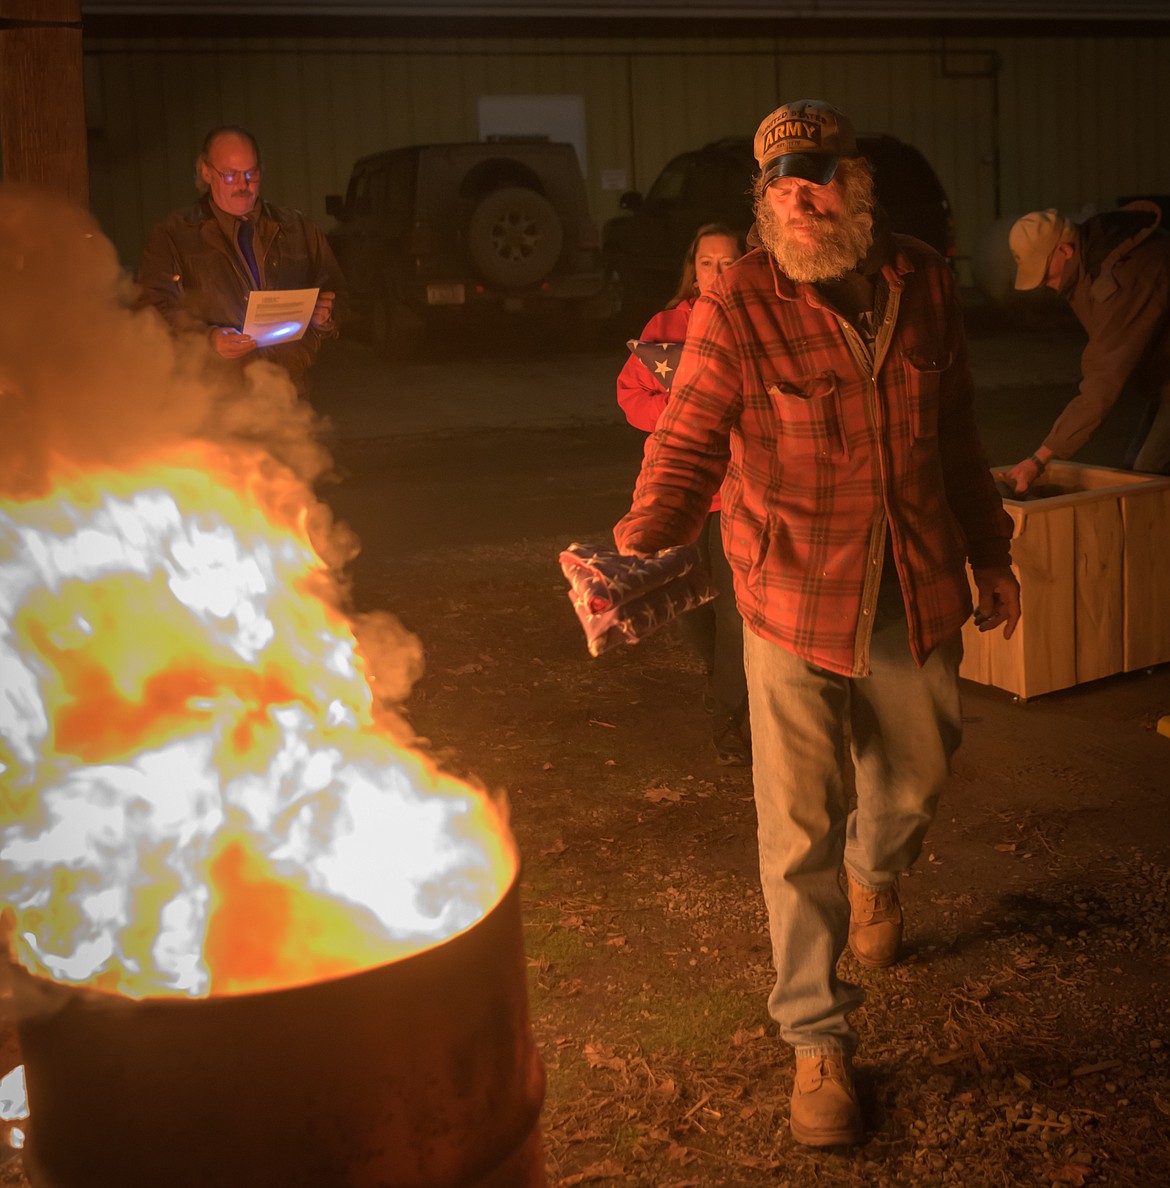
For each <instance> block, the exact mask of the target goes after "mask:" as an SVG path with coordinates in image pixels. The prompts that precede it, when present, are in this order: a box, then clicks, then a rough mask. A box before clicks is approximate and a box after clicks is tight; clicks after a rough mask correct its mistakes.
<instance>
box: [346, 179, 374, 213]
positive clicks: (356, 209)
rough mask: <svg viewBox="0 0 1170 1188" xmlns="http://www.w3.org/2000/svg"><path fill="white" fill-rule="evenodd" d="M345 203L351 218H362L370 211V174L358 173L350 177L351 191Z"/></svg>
mask: <svg viewBox="0 0 1170 1188" xmlns="http://www.w3.org/2000/svg"><path fill="white" fill-rule="evenodd" d="M345 205H346V207H347V208H348V209H349V216H350V218H361V217H362V216H364V215H368V214H369V213H370V175H369V174H368V173H358V174H355V175H354V176H353V178H351V179H350V183H349V193H348V194H347V195H346V199H345Z"/></svg>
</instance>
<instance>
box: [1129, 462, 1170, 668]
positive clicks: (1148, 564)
mask: <svg viewBox="0 0 1170 1188" xmlns="http://www.w3.org/2000/svg"><path fill="white" fill-rule="evenodd" d="M1121 516H1122V523H1123V524H1124V528H1125V555H1124V559H1123V562H1122V576H1123V582H1124V594H1123V600H1124V609H1125V623H1124V627H1123V637H1124V645H1123V658H1122V663H1123V665H1124V670H1125V671H1126V672H1129V671H1131V670H1132V669H1135V668H1149V667H1151V666H1152V665H1155V664H1164V663H1166V662H1167V661H1170V548H1168V547H1167V545H1168V544H1170V485H1168V487H1167V489H1164V490H1150V491H1142V492H1140V493H1139V492H1136V491H1135V492H1134V493H1133V494H1132V495H1130V496H1129V497H1127V498H1125V499H1123V500H1122V501H1121Z"/></svg>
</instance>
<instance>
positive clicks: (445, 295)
mask: <svg viewBox="0 0 1170 1188" xmlns="http://www.w3.org/2000/svg"><path fill="white" fill-rule="evenodd" d="M466 300H467V294H466V293H465V292H464V290H463V286H462V285H427V304H428V305H462V304H463V303H464V302H465V301H466Z"/></svg>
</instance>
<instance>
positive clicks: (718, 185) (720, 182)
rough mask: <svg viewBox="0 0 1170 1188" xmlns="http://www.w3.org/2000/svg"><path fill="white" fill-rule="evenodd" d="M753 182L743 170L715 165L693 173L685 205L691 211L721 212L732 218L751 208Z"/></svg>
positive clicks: (724, 163)
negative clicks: (750, 191) (749, 199)
mask: <svg viewBox="0 0 1170 1188" xmlns="http://www.w3.org/2000/svg"><path fill="white" fill-rule="evenodd" d="M749 186H750V179H749V178H748V177H747V176H745V174H744V172H743V170H737V169H735V168H733V167H732V166H731V165H730V164H729V163H726V162H723V161H715V162H711V163H710V164H708V165H707V166H706V167H705V168H703V169H694V170H692V172H691V174H690V177H689V178H688V179H687V187H686V198H685V202H686V205H687V206H688V207H693V208H697V209H701V210H711V211H718V212H720V213H721V214H722V215H723V217H725V218H732V217H733V216H734V215H736V214H738V212H740V210H741V208H743V207H746V206H747V204H748V197H747V192H748V189H749Z"/></svg>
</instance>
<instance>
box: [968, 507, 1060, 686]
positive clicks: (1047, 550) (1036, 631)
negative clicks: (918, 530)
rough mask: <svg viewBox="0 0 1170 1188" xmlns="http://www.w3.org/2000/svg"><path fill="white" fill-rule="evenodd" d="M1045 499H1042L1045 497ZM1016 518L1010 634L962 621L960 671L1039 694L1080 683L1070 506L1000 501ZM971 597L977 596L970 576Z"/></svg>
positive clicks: (982, 680)
mask: <svg viewBox="0 0 1170 1188" xmlns="http://www.w3.org/2000/svg"><path fill="white" fill-rule="evenodd" d="M1046 502H1047V501H1046ZM1005 507H1006V509H1007V513H1008V515H1010V516H1011V518H1012V521H1013V522H1014V524H1015V533H1014V534H1013V537H1012V562H1013V568H1014V569H1015V572H1016V577H1017V578H1019V581H1020V605H1021V609H1022V611H1023V615H1022V617H1021V619H1020V623H1019V626H1018V627H1017V628H1016V633H1015V635H1013V636H1012V638H1011V639H1010V640H1005V639H1004V638H1003V630H1002V628H999V629H997V630H995V631H986V632H983V631H979V630H978V629H977V628H976V627H975V626H974V625H973V624H972V623H971V622H968V623H967V624H966V626H965V627H964V628H963V663H962V664H961V665H960V667H959V675H960V676H961V677H964V678H966V679H967V680H970V681H976V682H978V683H979V684H981V685H994V686H995V687H996V688H997V689H1006V690H1007V691H1008V692H1009V693H1015V694H1016V695H1017V696H1018V697H1024V698H1028V697H1038V696H1039V695H1040V694H1041V693H1050V692H1052V691H1053V690H1055V689H1066V688H1068V687H1069V686H1070V685H1075V684H1076V683H1077V669H1076V647H1075V639H1076V636H1075V631H1076V604H1075V598H1074V593H1075V591H1074V586H1073V575H1074V569H1075V556H1076V554H1075V548H1074V546H1075V539H1076V538H1075V535H1074V530H1073V509H1072V508H1070V507H1062V508H1054V509H1049V508H1046V507H1045V504H1044V503H1040V502H1037V503H1034V504H1029V503H1011V504H1005ZM971 590H972V597H973V598H976V599H977V598H978V593H977V591H976V590H975V586H974V583H973V582H972V586H971Z"/></svg>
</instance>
